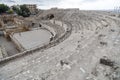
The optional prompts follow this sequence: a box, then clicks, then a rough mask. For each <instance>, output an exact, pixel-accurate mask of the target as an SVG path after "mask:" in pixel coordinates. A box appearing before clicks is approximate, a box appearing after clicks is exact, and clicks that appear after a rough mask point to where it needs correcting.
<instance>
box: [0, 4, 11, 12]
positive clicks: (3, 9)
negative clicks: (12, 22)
mask: <svg viewBox="0 0 120 80" xmlns="http://www.w3.org/2000/svg"><path fill="white" fill-rule="evenodd" d="M8 10H9V7H8V6H7V5H5V4H0V14H2V13H6V12H7V11H8Z"/></svg>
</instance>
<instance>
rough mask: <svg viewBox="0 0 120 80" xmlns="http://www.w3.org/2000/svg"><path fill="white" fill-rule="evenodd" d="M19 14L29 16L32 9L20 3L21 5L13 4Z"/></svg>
mask: <svg viewBox="0 0 120 80" xmlns="http://www.w3.org/2000/svg"><path fill="white" fill-rule="evenodd" d="M12 9H13V10H14V11H15V12H16V13H17V14H18V15H20V16H23V17H29V16H30V14H31V13H30V10H29V9H28V8H27V7H26V5H20V7H19V8H18V7H16V6H13V8H12Z"/></svg>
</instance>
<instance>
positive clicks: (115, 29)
mask: <svg viewBox="0 0 120 80" xmlns="http://www.w3.org/2000/svg"><path fill="white" fill-rule="evenodd" d="M0 24H1V25H0V44H3V45H1V54H0V55H1V56H0V80H120V14H117V13H113V12H107V11H82V10H79V9H50V10H44V11H41V12H39V14H37V15H35V16H31V17H28V18H22V17H18V16H2V17H0ZM9 24H11V25H9Z"/></svg>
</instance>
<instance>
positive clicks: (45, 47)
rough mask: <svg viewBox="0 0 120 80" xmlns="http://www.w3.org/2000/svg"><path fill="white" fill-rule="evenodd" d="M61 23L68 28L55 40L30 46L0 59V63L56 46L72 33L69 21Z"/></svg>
mask: <svg viewBox="0 0 120 80" xmlns="http://www.w3.org/2000/svg"><path fill="white" fill-rule="evenodd" d="M63 24H64V25H65V24H66V25H67V27H68V28H69V29H68V31H66V32H65V33H63V34H62V35H61V36H60V37H59V38H58V39H56V40H54V41H52V42H50V43H49V44H47V45H44V46H42V47H39V46H37V47H35V48H32V49H30V50H26V51H24V52H21V53H19V54H16V55H13V56H10V57H6V58H4V59H1V60H0V63H4V62H7V61H10V60H12V59H15V58H18V57H21V56H24V55H28V54H31V53H35V52H37V51H40V50H44V49H48V48H50V47H53V46H56V45H57V44H59V43H60V42H62V41H64V40H65V39H66V38H68V37H69V36H70V34H71V33H72V25H71V24H70V23H69V22H65V21H64V23H63ZM66 25H65V26H66Z"/></svg>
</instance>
